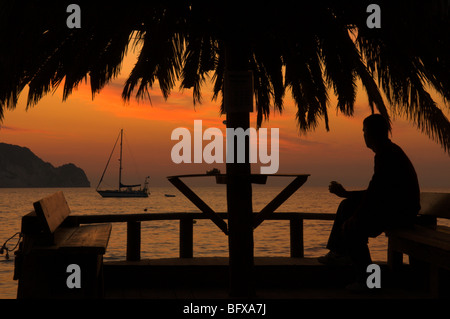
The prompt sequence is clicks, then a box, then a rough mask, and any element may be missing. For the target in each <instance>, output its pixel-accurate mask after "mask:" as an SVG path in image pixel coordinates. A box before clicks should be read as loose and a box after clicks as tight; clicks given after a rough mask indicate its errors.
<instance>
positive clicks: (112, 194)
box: [97, 190, 148, 197]
mask: <svg viewBox="0 0 450 319" xmlns="http://www.w3.org/2000/svg"><path fill="white" fill-rule="evenodd" d="M97 193H99V194H100V195H101V196H102V197H148V193H147V192H145V191H118V190H104V191H101V190H98V191H97Z"/></svg>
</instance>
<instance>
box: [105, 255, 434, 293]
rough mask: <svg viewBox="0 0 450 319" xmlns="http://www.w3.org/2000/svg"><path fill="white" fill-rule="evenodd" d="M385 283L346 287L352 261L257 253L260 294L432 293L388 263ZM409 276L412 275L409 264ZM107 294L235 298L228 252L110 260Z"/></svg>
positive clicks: (256, 281) (106, 272) (106, 275)
mask: <svg viewBox="0 0 450 319" xmlns="http://www.w3.org/2000/svg"><path fill="white" fill-rule="evenodd" d="M380 266H381V268H382V288H381V289H374V290H372V291H370V292H367V293H359V294H357V293H354V292H349V291H347V290H346V289H345V285H346V284H347V283H349V282H351V281H352V270H351V269H350V268H349V267H329V266H324V265H321V264H319V263H318V262H317V261H316V259H310V258H290V257H286V258H279V257H268V258H255V279H256V280H255V287H256V296H255V298H257V299H273V300H277V299H290V300H292V299H429V298H431V296H430V294H429V293H428V291H427V290H426V289H424V287H426V284H424V283H422V282H420V281H419V280H418V279H417V278H416V280H415V281H414V280H413V281H411V280H410V279H411V278H413V277H411V276H410V277H408V278H406V277H405V278H390V274H389V270H388V269H387V266H386V265H385V264H382V263H380ZM404 273H405V276H408V275H411V274H410V273H409V272H408V270H407V269H406V271H405V272H404ZM104 277H105V298H106V299H185V300H198V299H233V297H230V296H229V293H228V258H224V257H208V258H168V259H154V260H141V261H135V262H131V261H118V262H106V263H105V269H104Z"/></svg>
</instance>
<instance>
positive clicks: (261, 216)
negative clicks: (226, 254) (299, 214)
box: [167, 174, 309, 235]
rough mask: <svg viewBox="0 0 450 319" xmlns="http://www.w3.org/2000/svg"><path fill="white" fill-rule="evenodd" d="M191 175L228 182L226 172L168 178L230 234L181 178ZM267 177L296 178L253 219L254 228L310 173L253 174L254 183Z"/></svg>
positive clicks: (263, 180) (218, 181)
mask: <svg viewBox="0 0 450 319" xmlns="http://www.w3.org/2000/svg"><path fill="white" fill-rule="evenodd" d="M191 177H214V178H215V179H216V183H217V184H226V183H227V175H226V174H190V175H177V176H168V177H167V179H168V180H169V182H170V183H172V185H173V186H175V187H176V188H177V189H178V190H179V191H180V192H181V193H182V194H183V195H184V196H186V197H187V198H188V199H189V200H190V201H191V202H192V203H193V204H194V205H195V206H197V208H198V209H200V210H201V211H202V212H203V213H204V214H206V215H207V216H208V217H209V218H210V219H211V220H212V221H213V222H214V223H215V224H216V225H217V227H219V228H220V229H221V230H222V231H223V232H224V233H225V234H227V235H228V226H227V224H226V223H225V221H224V220H223V219H222V218H221V217H220V216H219V215H217V214H216V212H215V211H214V210H213V209H212V208H211V207H209V206H208V204H206V203H205V202H204V201H203V200H202V199H201V198H200V197H199V196H198V195H197V194H195V193H194V192H193V191H192V190H191V189H190V188H189V187H188V186H187V185H186V184H185V183H184V182H183V181H182V180H181V179H182V178H191ZM267 177H291V178H292V177H293V178H294V180H293V181H292V182H291V183H290V184H288V185H287V186H286V187H285V188H284V189H283V190H282V191H281V192H280V193H279V194H278V195H277V196H276V197H275V198H274V199H272V200H271V201H270V202H269V203H268V204H267V205H266V206H265V207H264V208H263V209H262V210H261V211H260V212H259V213H258V214H256V216H255V219H254V221H253V228H256V227H258V226H259V225H260V224H261V223H262V222H263V221H264V220H265V219H266V218H267V217H268V216H269V215H270V214H272V213H273V212H274V211H275V210H276V209H277V208H278V207H280V206H281V205H282V204H283V203H284V202H285V201H286V200H287V199H288V198H289V197H291V196H292V194H294V193H295V192H296V191H297V190H298V189H299V188H300V187H301V186H302V185H303V184H304V183H305V182H306V181H307V179H308V177H309V174H251V175H250V179H251V182H252V183H253V184H266V182H267Z"/></svg>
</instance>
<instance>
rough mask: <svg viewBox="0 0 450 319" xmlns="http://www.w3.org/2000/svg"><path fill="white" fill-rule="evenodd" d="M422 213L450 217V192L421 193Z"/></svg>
mask: <svg viewBox="0 0 450 319" xmlns="http://www.w3.org/2000/svg"><path fill="white" fill-rule="evenodd" d="M420 206H421V209H420V214H421V215H427V216H435V217H441V218H447V219H450V193H431V192H423V193H420Z"/></svg>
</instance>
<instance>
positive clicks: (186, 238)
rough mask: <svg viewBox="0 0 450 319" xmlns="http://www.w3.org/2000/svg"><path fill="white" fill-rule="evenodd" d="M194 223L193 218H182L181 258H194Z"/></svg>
mask: <svg viewBox="0 0 450 319" xmlns="http://www.w3.org/2000/svg"><path fill="white" fill-rule="evenodd" d="M193 225H194V221H193V219H192V218H180V258H192V257H193V256H194V226H193Z"/></svg>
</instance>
